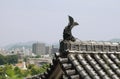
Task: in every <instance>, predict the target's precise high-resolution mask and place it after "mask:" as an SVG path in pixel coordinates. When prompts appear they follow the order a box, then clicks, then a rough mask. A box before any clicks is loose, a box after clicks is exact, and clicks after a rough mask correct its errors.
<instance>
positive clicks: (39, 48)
mask: <svg viewBox="0 0 120 79" xmlns="http://www.w3.org/2000/svg"><path fill="white" fill-rule="evenodd" d="M32 52H33V53H34V54H36V55H44V54H45V52H46V47H45V44H44V43H34V44H33V45H32Z"/></svg>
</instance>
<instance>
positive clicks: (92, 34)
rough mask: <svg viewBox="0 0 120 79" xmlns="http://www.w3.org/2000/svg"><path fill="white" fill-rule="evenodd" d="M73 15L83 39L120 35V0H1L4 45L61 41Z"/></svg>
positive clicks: (76, 32)
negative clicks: (69, 17) (69, 16)
mask: <svg viewBox="0 0 120 79" xmlns="http://www.w3.org/2000/svg"><path fill="white" fill-rule="evenodd" d="M68 15H71V16H72V17H73V18H74V19H75V21H77V22H78V23H79V24H80V25H79V26H77V27H75V28H74V29H73V30H72V32H73V35H74V36H75V37H76V38H79V39H81V40H109V39H112V38H120V0H0V46H3V45H6V44H9V43H14V42H26V41H41V42H46V43H54V42H59V40H60V39H62V33H63V29H64V27H65V26H66V25H67V24H68Z"/></svg>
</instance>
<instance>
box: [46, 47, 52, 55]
mask: <svg viewBox="0 0 120 79" xmlns="http://www.w3.org/2000/svg"><path fill="white" fill-rule="evenodd" d="M51 53H52V46H46V54H49V55H50V54H51Z"/></svg>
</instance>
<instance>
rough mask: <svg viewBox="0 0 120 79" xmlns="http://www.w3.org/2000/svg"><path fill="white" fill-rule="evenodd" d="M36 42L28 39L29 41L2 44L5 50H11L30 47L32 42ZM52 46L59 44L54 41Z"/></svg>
mask: <svg viewBox="0 0 120 79" xmlns="http://www.w3.org/2000/svg"><path fill="white" fill-rule="evenodd" d="M33 43H36V41H30V42H20V43H15V44H10V45H7V46H4V48H5V49H7V50H11V49H15V48H22V47H24V48H32V44H33ZM46 46H49V44H46ZM52 46H54V47H55V48H59V44H57V43H54V44H52Z"/></svg>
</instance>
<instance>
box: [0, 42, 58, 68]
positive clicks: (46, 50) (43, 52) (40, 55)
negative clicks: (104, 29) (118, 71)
mask: <svg viewBox="0 0 120 79" xmlns="http://www.w3.org/2000/svg"><path fill="white" fill-rule="evenodd" d="M58 51H59V44H52V45H49V44H46V43H42V42H27V43H18V44H13V45H8V46H5V47H4V48H0V54H1V55H3V56H12V55H17V56H18V63H22V67H21V65H20V66H19V65H17V64H16V66H18V67H19V68H24V69H25V68H26V66H24V65H28V64H35V65H37V66H42V65H43V64H50V63H51V61H52V58H53V57H54V56H53V54H54V53H56V52H58ZM24 58H26V61H25V60H24Z"/></svg>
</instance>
